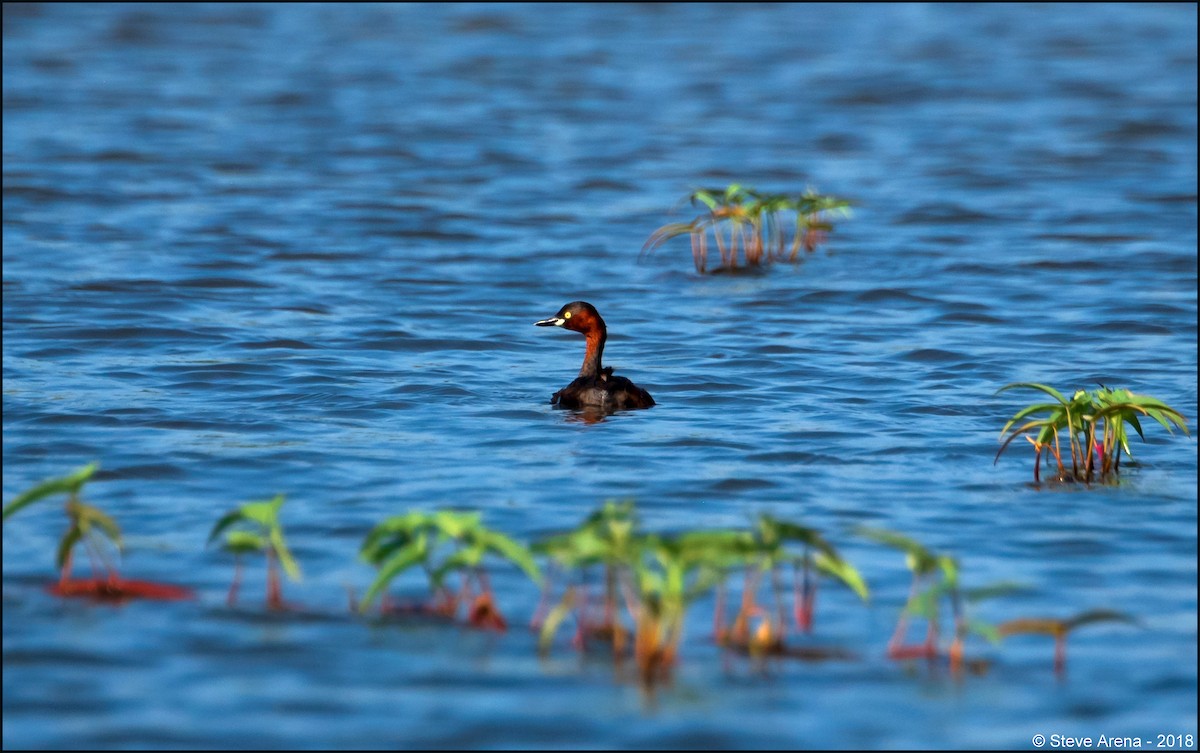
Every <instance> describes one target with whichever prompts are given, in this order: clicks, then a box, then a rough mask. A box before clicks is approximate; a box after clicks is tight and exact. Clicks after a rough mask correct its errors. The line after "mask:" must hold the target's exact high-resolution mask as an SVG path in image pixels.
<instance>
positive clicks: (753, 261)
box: [642, 183, 850, 273]
mask: <svg viewBox="0 0 1200 753" xmlns="http://www.w3.org/2000/svg"><path fill="white" fill-rule="evenodd" d="M687 199H688V200H689V201H690V202H691V204H692V206H697V205H703V206H704V207H705V208H707V209H708V213H707V214H702V215H700V216H699V217H696V218H695V219H694V220H692V221H691V222H678V223H670V224H667V225H663V226H662V227H660V228H659V229H657V230H655V231H654V232H653V233H651V235H650V237H649V238H648V239H647V240H646V243H645V245H643V246H642V254H643V255H646V254H649V253H652V252H653V251H654V250H655V249H656V248H658V247H659V246H661V245H663V244H664V243H666V242H667V241H669V240H671V239H672V238H676V237H678V236H681V235H687V236H690V238H691V241H692V261H693V262H694V263H695V265H696V271H698V272H701V273H703V272H704V271H705V269H706V268H707V266H708V248H709V245H708V236H709V234H710V233H711V235H712V238H713V241H714V243H715V245H716V247H717V250H718V252H719V254H720V257H721V268H722V269H735V268H736V267H737V266H738V263H739V262H738V258H739V252H740V254H741V256H742V257H743V262H744V263H745V264H746V266H758V265H760V264H768V263H770V262H772V261H782V260H784V259H786V260H788V261H793V262H794V261H796V260H797V259H798V258H799V255H800V249H802V248H803V249H804V250H805V251H807V252H812V251H813V250H815V249H816V247H817V246H818V245H819V244H820V243H821V242H823V241H824V240H825V237H826V235H827V234H828V233H830V232H832V231H833V223H832V222H830V220H829V219H828V215H829V214H830V213H835V212H836V213H838V214H841V215H843V216H849V214H850V202H849V201H846V200H845V199H839V198H836V197H833V196H822V195H820V194H818V193H816V192H815V191H812V190H811V189H810V190H808V191H806V192H805V193H803V194H800V195H788V194H764V193H759V192H757V191H755V190H754V189H752V188H746V187H743V186H742V185H740V184H738V183H732V184H730V185H729V187H728V188H726V189H725V190H724V191H721V190H700V191H696V192H694V193H692V194H690V195H689V196H688V197H687ZM789 228H791V231H790V237H789Z"/></svg>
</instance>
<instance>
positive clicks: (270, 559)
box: [267, 549, 283, 609]
mask: <svg viewBox="0 0 1200 753" xmlns="http://www.w3.org/2000/svg"><path fill="white" fill-rule="evenodd" d="M267 607H269V608H270V609H283V588H282V586H281V584H280V582H279V569H278V568H277V567H276V565H275V557H274V556H273V555H272V554H271V550H270V549H267Z"/></svg>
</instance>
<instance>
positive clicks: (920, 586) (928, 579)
mask: <svg viewBox="0 0 1200 753" xmlns="http://www.w3.org/2000/svg"><path fill="white" fill-rule="evenodd" d="M856 531H857V533H858V534H859V535H860V536H863V537H865V538H868V539H871V540H872V541H876V542H878V543H880V544H883V545H885V546H889V547H891V548H893V549H898V550H899V551H901V552H903V553H904V563H905V565H906V566H907V567H908V569H909V572H911V573H912V584H911V585H910V587H909V591H908V600H907V601H906V602H905V604H904V609H902V610H901V612H900V617H899V619H898V620H897V621H896V630H895V632H893V633H892V637H891V639H890V640H889V641H888V656H890V657H892V658H893V659H909V658H915V657H925V658H930V659H932V658H934V657H936V656H937V642H938V632H939V621H940V613H939V610H938V604H939V602H940V600H939V599H938V598H936V596H937V595H940V594H941V593H944V592H952V591H953V590H954V589H957V583H958V563H957V562H956V561H955V559H954V558H953V557H950V556H949V555H945V554H938V553H936V552H934V551H932V550H930V549H928V548H926V547H925V546H923V545H921V544H920V543H918V542H917V541H915V540H914V539H911V538H909V537H908V536H904V535H903V534H899V533H895V532H894V531H887V530H883V529H881V528H867V527H859V528H858V529H856ZM939 575H940V576H941V586H940V587H939V586H938V581H937V580H936V579H937V577H938V576H939ZM930 588H933V589H937V590H931V591H927V589H930ZM923 593H929V594H930V595H931V596H932V598H930V597H923V596H922V594H923ZM912 616H916V617H921V618H923V619H925V621H926V625H927V627H926V632H925V642H924V643H923V644H920V645H916V646H906V645H905V644H904V639H905V637H906V636H907V633H908V618H909V617H912Z"/></svg>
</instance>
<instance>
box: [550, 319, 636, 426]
mask: <svg viewBox="0 0 1200 753" xmlns="http://www.w3.org/2000/svg"><path fill="white" fill-rule="evenodd" d="M534 324H536V325H537V326H539V327H562V328H564V329H570V330H574V331H576V332H581V333H583V336H584V337H586V338H587V351H586V352H585V353H584V355H583V366H582V367H581V368H580V369H579V376H578V377H576V378H575V381H573V382H571V383H570V384H568V385H567V386H566V387H563V388H562V389H561V390H559V391H558V392H555V393H554V395H553V396H552V397H551V398H550V403H551V404H552V405H557V406H559V407H560V408H582V409H585V410H586V409H600V410H601V411H613V410H625V409H629V408H649V407H650V406H652V405H654V398H652V397H650V393H649V392H646V391H645V390H644V389H642V388H641V387H638V386H637V385H636V384H634V383H633V382H631V381H629V380H628V379H626V378H625V377H619V376H613V373H612V367H611V366H610V367H608V368H605V367H603V366H601V365H600V356H601V354H603V353H604V341H605V340H606V339H607V338H608V328H607V327H605V326H604V320H603V319H601V318H600V312H598V311H596V307H595V306H593V305H592V304H590V303H585V302H584V301H573V302H571V303H568V304H567V305H566V306H563V307H562V308H561V309H559V311H558V313H557V314H555V315H554V316H552V317H550V318H549V319H543V320H542V321H540V322H534Z"/></svg>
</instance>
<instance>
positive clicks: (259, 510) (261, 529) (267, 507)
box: [207, 494, 300, 609]
mask: <svg viewBox="0 0 1200 753" xmlns="http://www.w3.org/2000/svg"><path fill="white" fill-rule="evenodd" d="M284 500H285V497H284V495H282V494H278V495H276V496H275V497H274V498H273V499H270V500H266V501H263V502H247V503H246V504H244V505H242V506H240V507H238V508H237V509H236V510H232V511H230V512H228V513H226V514H225V515H223V516H221V518H220V520H218V521H217V523H216V525H214V526H213V529H212V532H211V533H209V535H208V542H207V543H208V544H212V542H213V541H215V540H217V539H218V538H219V537H220V536H221V534H225V538H224V541H223V543H222V545H221V548H222V549H223V550H225V551H227V552H229V553H231V554H232V555H233V556H234V575H233V584H232V585H231V586H230V588H229V597H228V602H229V604H230V605H233V604H234V603H235V602H236V601H237V594H238V589H239V587H240V585H241V578H242V556H243V555H245V554H259V553H261V554H263V555H265V556H266V558H267V592H266V603H267V606H268V608H270V609H283V608H284V604H283V588H282V584H281V583H280V577H279V569H278V568H279V566H282V567H283V570H284V572H285V573H287V576H288V578H290V579H292V580H293V581H298V580H300V566H299V565H297V564H296V560H295V558H294V557H293V556H292V553H291V552H290V551H289V550H288V546H287V542H286V540H285V539H284V536H283V524H282V523H281V522H280V519H279V510H280V508H282V507H283V503H284Z"/></svg>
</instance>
